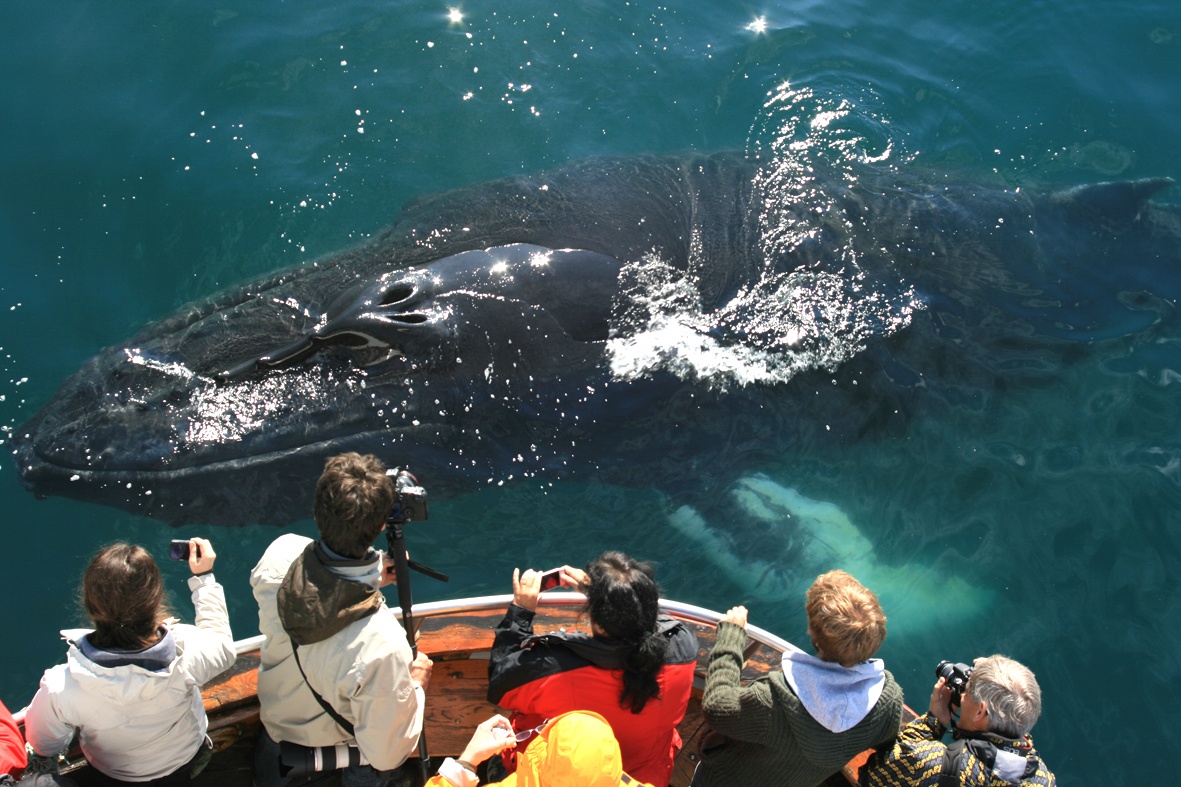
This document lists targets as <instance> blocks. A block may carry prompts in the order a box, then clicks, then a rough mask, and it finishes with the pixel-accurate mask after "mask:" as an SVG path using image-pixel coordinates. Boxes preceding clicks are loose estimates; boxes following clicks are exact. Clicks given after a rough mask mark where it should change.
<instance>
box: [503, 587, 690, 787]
mask: <svg viewBox="0 0 1181 787" xmlns="http://www.w3.org/2000/svg"><path fill="white" fill-rule="evenodd" d="M533 617H534V613H533V612H531V611H529V610H527V609H524V608H523V607H518V606H517V605H516V604H510V605H509V608H508V612H507V613H506V614H505V616H504V620H502V621H501V623H500V625H499V626H497V629H496V640H495V642H494V643H493V646H492V657H491V660H490V662H489V665H488V699H489V701H491V702H494V703H496V704H497V705H499V706H501V707H502V708H506V709H508V710H512V711H515V712H516V714H520V715H514V718H513V726H514V727H516V728H517V729H518V731H520V730H527V729H530V728H532V727H536V726H537V725H539V724H540V723H541V722H542V721H544V720H545V719H548V718H553V717H554V716H557V715H559V714H562V713H566V712H568V711H572V710H589V711H594V712H595V713H598V714H600V715H602V716H603V718H605V719H606V720H607V722H608V723H609V724H610V725H611V729H612V730H613V731H614V733H615V737H616V739H617V740H618V741H619V748H620V751H621V753H622V755H623V769H624V770H625V771H626V772H627V773H628V774H629V775H631V776H633V777H634V778H636V779H639V780H640V781H642V782H647V783H649V784H652V785H655V787H667V785H668V780H669V776H670V774H671V773H672V768H673V760H675V759H676V756H677V752H679V751H680V750H681V736H680V734H679V733H678V732H677V725H678V724H680V722H681V719H683V718H684V716H685V709H686V708H687V707H688V705H689V693H690V691H691V690H692V688H693V672H694V670H695V669H696V667H697V637H696V635H694V634H693V632H692V631H690V630H689V629H687V628H686V627H685V626H684V624H682V623H679V622H677V621H674V620H673V619H672V618H667V617H661V618H660V619H659V621H658V626H659V630H660V631H661V632H662V633H663V634H664V636H665V637H666V638H667V639H668V649H667V651H666V653H665V665H664V667H663V668H662V669H661V670H660V672H659V673H658V674H657V678H656V679H657V683H658V684H659V686H660V694H659V695H658V696H656V697H653V698H652V699H650V700H648V702H647V703H646V704H645V705H644V709H643V710H642V711H641V712H640V713H632V711H631V710H630V709H629V708H626V707H622V706H620V704H619V698H620V694H621V693H622V691H623V671H622V669H620V668H619V667H620V663H621V658H622V647H621V645H620V644H619V643H618V642H616V641H614V640H611V639H607V638H605V637H594V636H590V635H587V634H581V633H556V634H545V635H542V636H538V637H535V636H533Z"/></svg>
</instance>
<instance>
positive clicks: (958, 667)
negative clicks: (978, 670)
mask: <svg viewBox="0 0 1181 787" xmlns="http://www.w3.org/2000/svg"><path fill="white" fill-rule="evenodd" d="M935 677H937V678H943V680H944V685H945V686H947V687H948V688H949V689H951V699H950V700H949V701H948V704H949V705H951V706H952V707H958V706H959V704H960V701H961V700H962V699H963V696H964V689H966V688H968V678H970V677H972V668H971V667H969V666H968V665H967V664H964V663H962V662H956V663H955V664H952V663H951V662H950V661H941V662H939V666H937V667H935Z"/></svg>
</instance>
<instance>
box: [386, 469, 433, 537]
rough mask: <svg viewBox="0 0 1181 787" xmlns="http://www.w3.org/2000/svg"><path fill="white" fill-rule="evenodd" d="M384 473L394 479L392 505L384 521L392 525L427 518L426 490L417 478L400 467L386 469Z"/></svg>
mask: <svg viewBox="0 0 1181 787" xmlns="http://www.w3.org/2000/svg"><path fill="white" fill-rule="evenodd" d="M385 474H386V475H388V476H391V477H392V478H393V479H394V505H393V507H392V508H391V509H390V513H389V515H388V516H387V517H386V521H387V522H389V523H390V524H394V525H404V524H406V523H407V522H409V521H411V520H414V521H416V522H421V521H423V520H425V519H429V518H430V515H429V513H428V512H427V508H426V490H425V489H423V488H422V487H421V486H419V485H418V479H417V478H415V477H414V476H413V475H411V474H410V471H408V470H403V469H402V468H400V467H395V468H394V469H393V470H386V471H385Z"/></svg>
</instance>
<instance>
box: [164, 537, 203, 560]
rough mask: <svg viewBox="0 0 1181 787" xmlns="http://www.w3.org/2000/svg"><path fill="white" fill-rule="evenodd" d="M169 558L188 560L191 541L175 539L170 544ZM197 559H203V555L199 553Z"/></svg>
mask: <svg viewBox="0 0 1181 787" xmlns="http://www.w3.org/2000/svg"><path fill="white" fill-rule="evenodd" d="M168 557H170V558H172V559H173V560H188V559H189V540H188V539H187V538H174V539H172V540H171V541H169V542H168ZM197 557H201V553H200V552H198V553H197Z"/></svg>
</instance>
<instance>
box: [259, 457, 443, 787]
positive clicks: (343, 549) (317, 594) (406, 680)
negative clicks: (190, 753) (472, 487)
mask: <svg viewBox="0 0 1181 787" xmlns="http://www.w3.org/2000/svg"><path fill="white" fill-rule="evenodd" d="M394 495H395V491H394V484H393V481H392V480H391V479H390V478H389V476H387V475H386V470H385V467H384V466H383V465H382V463H381V461H380V460H379V459H378V458H377V457H376V456H373V455H371V454H367V455H364V456H362V455H361V454H357V453H345V454H340V455H338V456H334V457H332V458H330V459H329V460H328V461H327V462H326V463H325V465H324V471H323V473H322V474H321V475H320V478H319V481H318V482H317V484H316V494H315V503H314V512H313V514H314V517H315V520H316V526H317V527H318V528H319V531H320V538H319V540H316V541H313V540H312V539H310V538H305V537H304V536H299V535H295V534H292V533H289V534H286V535H283V536H280V537H279V538H278V539H276V540H275V541H274V542H272V543H271V545H270V546H269V547H267V549H266V552H265V553H264V554H263V556H262V559H261V560H259V562H258V565H256V566H255V567H254V569H253V570H252V571H251V573H250V586H251V587H252V588H253V590H254V597H255V600H256V601H258V625H259V631H261V632H262V633H263V634H265V635H266V641H265V642H264V643H263V646H262V652H261V664H260V666H259V669H258V700H259V705H260V717H261V719H262V723H263V730H262V732H261V733H260V734H259V740H258V745H257V746H256V748H255V761H254V784H255V787H278V786H279V785H283V784H286V783H287V782H289V781H291V779H292V776H293V774H292V772H290V771H289V770H288V769H287V768H286V767H284V768H282V769H281V767H280V743H283V742H285V743H288V744H298V746H302V747H307V748H313V749H314V748H319V747H325V746H335V745H337V744H349V745H351V746H353V747H355V750H359V754H360V755H361V756H362V757H364V759H365V761H366V762H367V763H368V764H365V763H362V762H360V761H359V760H358V761H357V762H355V763H353V764H350V765H349V766H348V767H346V768H345V769H344V771H343V773H342V774H341V782H342V784H343V787H374V786H375V785H384V784H399V783H401V782H402V780H403V777H402V774H400V773H399V772H398V770H397V769H398V768H399V767H400V766H401V765H402V764H403V762H405V760H406V758H407V757H408V756H409V755H410V754H411V753H412V752H414V750H415V748H416V747H417V746H418V738H419V734H420V732H421V730H422V720H423V705H424V701H425V693H424V690H425V688H426V685H427V682H428V681H429V680H430V675H431V660H430V659H429V658H427V656H426V655H425V654H423V653H419V654H418V656H417V658H415V657H414V656H413V655H412V653H411V650H410V644H409V642H407V639H406V632H405V630H404V629H403V628H402V624H401V622H400V621H399V620H398V617H397V615H395V614H394V612H393V611H392V610H390V608H389V607H387V606H386V603H385V597H384V596H383V595H382V593H381V590H380V588H381V587H383V586H385V585H388V584H390V583H392V582H395V581H396V579H397V578H396V577H395V575H394V571H393V559H392V558H390V557H389V556H388V555H385V554H383V553H381V552H378V551H376V550H374V549H373V539H375V538H376V537H377V534H378V533H380V532H382V531H383V530H385V523H386V516H387V515H388V514H389V513H390V510H391V508H392V507H393V505H394ZM287 748H288V750H289V751H290V749H291V747H287Z"/></svg>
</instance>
